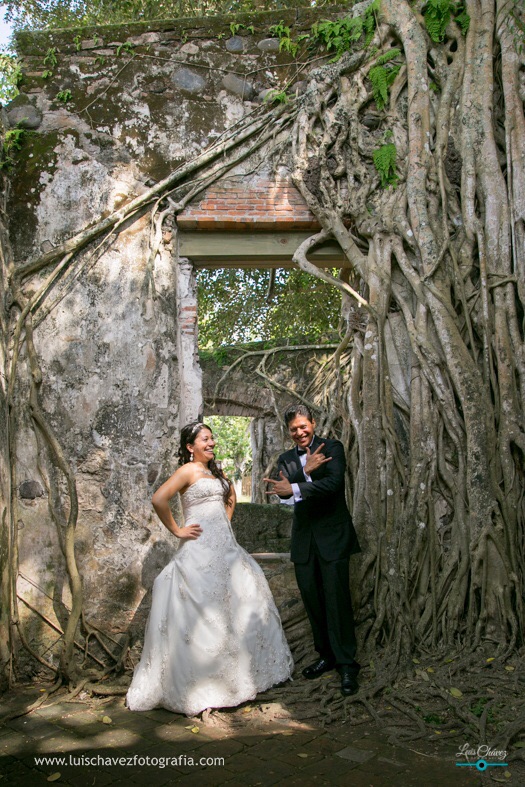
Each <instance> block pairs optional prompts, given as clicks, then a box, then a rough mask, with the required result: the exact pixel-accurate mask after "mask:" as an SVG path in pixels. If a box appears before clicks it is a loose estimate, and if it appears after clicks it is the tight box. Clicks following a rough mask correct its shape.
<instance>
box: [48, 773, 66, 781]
mask: <svg viewBox="0 0 525 787" xmlns="http://www.w3.org/2000/svg"><path fill="white" fill-rule="evenodd" d="M61 776H62V774H61V773H58V771H57V773H52V774H51V776H48V777H47V779H46V781H48V782H56V781H58V779H60V777H61Z"/></svg>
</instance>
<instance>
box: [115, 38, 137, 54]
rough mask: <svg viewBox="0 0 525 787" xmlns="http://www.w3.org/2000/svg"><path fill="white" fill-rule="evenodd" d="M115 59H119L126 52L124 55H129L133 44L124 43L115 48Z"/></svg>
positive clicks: (129, 42)
mask: <svg viewBox="0 0 525 787" xmlns="http://www.w3.org/2000/svg"><path fill="white" fill-rule="evenodd" d="M116 52H117V57H120V55H121V53H122V52H126V54H128V55H131V54H132V53H133V44H132V43H131V41H126V42H125V43H123V44H119V45H118V47H117V50H116Z"/></svg>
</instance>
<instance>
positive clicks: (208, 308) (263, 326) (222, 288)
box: [197, 268, 341, 350]
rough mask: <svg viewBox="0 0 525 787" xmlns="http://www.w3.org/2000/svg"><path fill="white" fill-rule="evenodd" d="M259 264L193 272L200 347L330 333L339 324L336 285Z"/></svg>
mask: <svg viewBox="0 0 525 787" xmlns="http://www.w3.org/2000/svg"><path fill="white" fill-rule="evenodd" d="M269 283H270V271H269V270H267V269H265V270H257V269H253V268H250V269H233V268H226V269H223V270H199V271H197V285H198V299H199V345H200V347H201V349H203V350H211V349H212V348H215V349H216V348H221V347H224V346H227V345H232V344H241V343H246V342H253V341H265V340H272V339H290V340H294V341H295V340H296V339H297V338H298V337H300V339H299V340H302V339H306V340H308V341H317V340H322V339H323V338H324V337H326V336H330V338H332V336H333V333H334V332H335V331H337V326H338V324H339V312H340V305H341V301H340V296H339V294H338V291H337V290H336V289H335V287H332V286H330V285H329V284H325V283H324V282H321V281H319V280H318V279H315V278H314V277H313V276H309V275H308V274H306V273H304V272H303V271H301V270H298V269H293V270H282V269H278V270H276V271H275V281H274V284H273V296H272V297H271V298H270V299H268V297H267V294H268V288H269Z"/></svg>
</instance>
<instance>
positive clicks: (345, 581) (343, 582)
mask: <svg viewBox="0 0 525 787" xmlns="http://www.w3.org/2000/svg"><path fill="white" fill-rule="evenodd" d="M284 422H285V424H286V426H287V427H288V432H289V434H290V437H291V438H292V440H293V441H294V443H295V446H296V447H295V448H292V449H291V450H290V451H286V453H284V454H281V456H280V457H279V461H278V470H279V476H280V478H279V480H277V481H276V480H274V479H271V478H265V479H264V480H265V481H267V482H268V483H269V484H271V485H272V488H271V490H270V491H269V492H268V493H267V494H277V495H279V497H281V498H289V497H292V496H293V498H294V517H293V526H292V543H291V559H292V561H293V563H294V564H295V576H296V578H297V584H298V586H299V590H300V591H301V596H302V599H303V603H304V606H305V608H306V612H307V613H308V617H309V619H310V625H311V627H312V633H313V638H314V646H315V649H316V651H317V652H318V653H319V659H318V660H317V661H316V662H315V663H314V664H311V665H310V666H309V667H306V669H304V670H303V675H304V677H305V678H309V679H311V678H317V677H319V676H320V675H322V674H323V673H324V672H328V671H330V670H332V669H334V667H335V668H336V669H337V671H338V672H339V674H340V676H341V693H342V694H343V695H344V696H349V695H350V694H355V693H356V692H357V690H358V688H359V687H358V683H357V674H358V672H359V669H360V667H359V664H358V663H357V662H356V661H355V658H354V657H355V652H356V638H355V629H354V616H353V612H352V601H351V599H350V590H349V570H348V559H349V557H350V555H351V554H354V553H355V552H360V551H361V550H360V547H359V542H358V540H357V536H356V533H355V530H354V527H353V524H352V518H351V516H350V512H349V511H348V508H347V505H346V500H345V481H344V479H345V466H346V463H345V455H344V449H343V445H342V443H340V442H339V440H322V439H321V438H319V437H317V436H316V435H315V434H314V432H315V421H314V419H313V417H312V413H311V412H310V410H309V408H308V407H306V406H305V405H302V404H297V405H291V406H290V407H288V409H287V410H286V411H285V413H284Z"/></svg>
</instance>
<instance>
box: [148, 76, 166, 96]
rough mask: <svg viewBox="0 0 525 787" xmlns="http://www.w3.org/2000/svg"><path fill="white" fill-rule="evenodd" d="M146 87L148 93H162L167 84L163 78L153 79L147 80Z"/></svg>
mask: <svg viewBox="0 0 525 787" xmlns="http://www.w3.org/2000/svg"><path fill="white" fill-rule="evenodd" d="M146 89H147V90H149V92H150V93H164V92H165V91H166V90H167V85H166V83H165V82H164V80H163V79H153V80H152V81H151V82H148V84H147V85H146Z"/></svg>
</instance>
